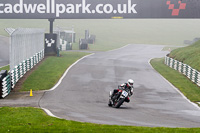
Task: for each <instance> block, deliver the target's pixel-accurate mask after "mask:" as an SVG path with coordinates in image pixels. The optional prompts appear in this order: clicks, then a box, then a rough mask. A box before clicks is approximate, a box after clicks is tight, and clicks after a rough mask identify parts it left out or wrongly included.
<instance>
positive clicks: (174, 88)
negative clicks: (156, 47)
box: [148, 58, 200, 110]
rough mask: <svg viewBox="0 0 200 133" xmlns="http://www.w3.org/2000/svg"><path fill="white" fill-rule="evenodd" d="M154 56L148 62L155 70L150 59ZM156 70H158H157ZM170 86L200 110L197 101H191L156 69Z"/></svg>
mask: <svg viewBox="0 0 200 133" xmlns="http://www.w3.org/2000/svg"><path fill="white" fill-rule="evenodd" d="M152 59H153V58H151V59H149V61H148V63H149V65H150V66H151V68H152V69H153V70H155V69H154V68H153V66H152V65H151V63H150V61H151V60H152ZM155 71H156V70H155ZM156 72H157V73H158V74H159V75H160V76H161V77H162V78H163V79H164V80H165V81H166V82H167V83H168V84H169V85H170V86H172V87H173V88H174V89H175V90H176V91H177V92H178V93H179V94H181V96H182V97H183V98H184V99H185V100H186V101H188V102H189V103H190V104H192V105H193V106H195V107H196V108H197V109H199V110H200V107H199V106H198V105H197V104H196V103H193V102H191V101H190V100H189V99H188V98H187V97H186V96H185V95H184V94H183V93H182V92H181V91H180V90H179V89H178V88H176V87H175V86H174V85H173V84H172V83H170V82H169V81H168V80H167V79H166V78H164V77H163V76H162V75H161V74H160V73H159V72H158V71H156Z"/></svg>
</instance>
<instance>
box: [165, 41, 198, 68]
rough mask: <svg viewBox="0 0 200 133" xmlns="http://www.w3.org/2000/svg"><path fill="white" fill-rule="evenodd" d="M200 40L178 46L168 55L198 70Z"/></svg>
mask: <svg viewBox="0 0 200 133" xmlns="http://www.w3.org/2000/svg"><path fill="white" fill-rule="evenodd" d="M199 51H200V41H198V42H196V43H194V44H193V45H190V46H187V47H183V48H178V49H175V50H173V51H172V52H171V53H170V55H169V56H170V57H172V58H174V59H176V60H178V61H181V62H183V63H185V64H188V65H190V66H191V67H193V68H194V69H197V70H198V71H200V65H199V64H200V60H199V59H200V52H199Z"/></svg>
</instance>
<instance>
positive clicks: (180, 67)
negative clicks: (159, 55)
mask: <svg viewBox="0 0 200 133" xmlns="http://www.w3.org/2000/svg"><path fill="white" fill-rule="evenodd" d="M165 64H166V65H167V66H169V67H171V68H173V69H175V70H177V71H179V72H180V73H182V74H184V75H185V76H186V77H187V78H189V79H190V80H191V81H192V82H194V83H195V84H197V85H198V86H200V72H199V71H197V70H195V69H193V68H192V67H191V66H189V65H187V64H184V63H182V62H180V61H177V60H174V59H173V58H170V57H168V56H166V57H165Z"/></svg>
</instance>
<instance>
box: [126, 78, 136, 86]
mask: <svg viewBox="0 0 200 133" xmlns="http://www.w3.org/2000/svg"><path fill="white" fill-rule="evenodd" d="M133 83H134V81H133V80H132V79H129V80H128V82H127V84H128V86H130V87H133Z"/></svg>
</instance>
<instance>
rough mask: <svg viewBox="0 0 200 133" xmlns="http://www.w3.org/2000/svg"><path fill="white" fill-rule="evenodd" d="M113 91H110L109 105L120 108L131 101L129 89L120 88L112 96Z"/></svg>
mask: <svg viewBox="0 0 200 133" xmlns="http://www.w3.org/2000/svg"><path fill="white" fill-rule="evenodd" d="M111 95H112V91H110V95H109V97H110V98H109V102H108V106H110V107H114V108H119V107H120V106H121V105H122V104H123V103H124V102H129V101H130V100H129V91H128V90H121V89H119V90H118V92H117V93H116V94H115V95H114V96H113V97H114V98H111Z"/></svg>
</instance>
